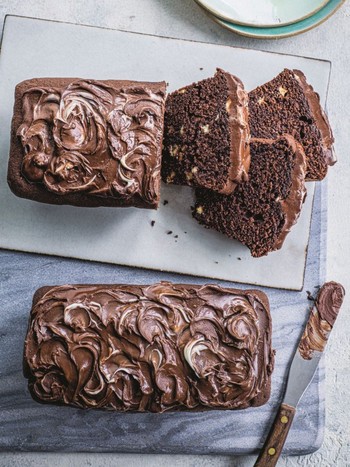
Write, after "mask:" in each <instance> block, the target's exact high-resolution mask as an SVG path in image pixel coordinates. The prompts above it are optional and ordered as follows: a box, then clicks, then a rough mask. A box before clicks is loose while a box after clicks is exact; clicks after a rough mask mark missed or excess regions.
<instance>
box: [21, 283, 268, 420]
mask: <svg viewBox="0 0 350 467" xmlns="http://www.w3.org/2000/svg"><path fill="white" fill-rule="evenodd" d="M273 362H274V354H273V351H272V350H271V317H270V313H269V303H268V299H267V296H266V295H265V294H264V293H263V292H261V291H256V290H235V289H228V288H222V287H219V286H216V285H206V286H197V285H183V284H182V285H181V284H172V283H169V282H160V283H157V284H154V285H151V286H136V285H65V286H55V287H52V286H47V287H43V288H41V289H39V290H38V291H37V292H36V293H35V295H34V299H33V308H32V311H31V315H30V321H29V327H28V333H27V337H26V340H25V349H24V374H25V376H26V377H27V378H28V380H29V381H28V384H29V390H30V392H31V394H32V396H33V398H34V399H35V400H37V401H39V402H43V403H54V404H67V405H72V406H75V407H80V408H101V409H107V410H116V411H141V412H145V411H150V412H164V411H168V410H205V409H209V408H211V409H242V408H245V407H250V406H259V405H262V404H264V403H265V402H266V401H267V400H268V398H269V396H270V385H271V372H272V369H273Z"/></svg>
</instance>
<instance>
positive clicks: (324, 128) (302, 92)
mask: <svg viewBox="0 0 350 467" xmlns="http://www.w3.org/2000/svg"><path fill="white" fill-rule="evenodd" d="M249 115H250V118H249V124H250V130H251V135H252V137H255V138H276V137H278V136H280V135H282V134H284V133H288V134H290V135H292V136H294V138H295V139H296V140H297V141H298V142H299V143H301V144H302V145H303V148H304V151H305V155H306V164H307V171H306V179H307V180H322V179H323V178H324V177H325V176H326V174H327V169H328V165H333V164H335V162H336V157H335V154H334V151H333V147H332V145H333V142H334V138H333V134H332V130H331V127H330V125H329V122H328V118H327V116H326V114H325V112H324V111H323V109H322V107H321V105H320V98H319V95H318V94H317V93H316V92H315V91H314V90H313V87H312V86H310V85H309V84H308V83H307V81H306V78H305V76H304V74H303V73H302V72H301V71H299V70H288V69H285V70H284V71H283V72H282V73H280V74H279V75H278V76H276V78H274V79H273V80H271V81H269V82H268V83H266V84H264V85H263V86H259V87H258V88H256V89H254V90H253V91H251V92H250V93H249Z"/></svg>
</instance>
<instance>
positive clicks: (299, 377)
mask: <svg viewBox="0 0 350 467" xmlns="http://www.w3.org/2000/svg"><path fill="white" fill-rule="evenodd" d="M344 296H345V290H344V287H343V286H342V285H340V284H339V283H337V282H326V283H325V284H324V285H323V286H322V287H321V288H320V290H319V292H318V294H317V297H316V300H315V301H314V305H313V306H312V308H311V311H310V316H309V319H308V321H307V323H306V326H305V329H304V332H303V334H302V336H301V339H300V341H299V344H298V347H297V349H296V351H295V354H294V357H293V360H292V364H291V366H290V370H289V374H288V378H287V387H286V391H285V394H284V398H283V402H282V404H281V405H280V406H279V409H278V412H277V415H276V418H275V420H274V422H273V425H272V427H271V430H270V432H269V434H268V437H267V439H266V441H265V444H264V446H263V448H262V450H261V452H260V455H259V457H258V459H257V461H256V463H255V464H254V466H255V467H273V466H275V465H276V464H277V461H278V458H279V456H280V454H281V452H282V449H283V446H284V443H285V441H286V438H287V435H288V432H289V429H290V427H291V425H292V422H293V418H294V414H295V410H296V407H297V405H298V402H299V400H300V399H301V398H302V396H303V394H304V392H305V391H306V389H307V388H308V386H309V384H310V383H311V381H312V378H313V376H314V374H315V372H316V369H317V366H318V363H319V361H320V358H321V356H322V353H323V351H324V349H325V348H326V344H327V341H328V338H329V335H330V333H331V331H332V329H333V326H334V323H335V321H336V319H337V316H338V313H339V310H340V307H341V305H342V303H343V300H344Z"/></svg>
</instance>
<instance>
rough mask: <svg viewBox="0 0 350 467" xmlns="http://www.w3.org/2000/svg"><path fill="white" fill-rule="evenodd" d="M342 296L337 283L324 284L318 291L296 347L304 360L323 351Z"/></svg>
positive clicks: (343, 293)
mask: <svg viewBox="0 0 350 467" xmlns="http://www.w3.org/2000/svg"><path fill="white" fill-rule="evenodd" d="M344 296H345V290H344V287H343V286H342V285H340V284H338V283H337V282H326V283H325V284H324V285H323V286H322V287H321V289H320V290H319V292H318V295H317V298H316V300H315V304H314V306H313V308H312V310H311V315H310V318H309V321H308V323H307V325H306V328H305V331H304V334H303V336H302V338H301V340H300V344H299V347H298V349H299V352H300V355H301V357H302V358H304V359H305V360H311V359H312V357H313V353H314V352H315V351H318V352H322V351H323V350H324V348H325V346H326V344H327V340H328V336H329V333H330V332H331V330H332V328H333V325H334V322H335V320H336V318H337V316H338V313H339V310H340V307H341V305H342V303H343V300H344Z"/></svg>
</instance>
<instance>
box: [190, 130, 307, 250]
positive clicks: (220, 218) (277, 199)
mask: <svg viewBox="0 0 350 467" xmlns="http://www.w3.org/2000/svg"><path fill="white" fill-rule="evenodd" d="M250 152H251V164H250V172H249V181H248V182H245V183H242V184H240V185H239V186H237V188H236V189H235V191H234V192H233V193H232V194H231V195H229V196H224V195H220V194H216V193H212V192H209V191H208V190H196V204H195V206H194V209H193V216H194V217H195V219H197V221H198V222H199V223H200V224H202V225H204V226H205V227H207V228H211V229H215V230H217V231H219V232H221V233H223V234H225V235H226V236H228V237H230V238H233V239H236V240H239V241H240V242H242V243H243V244H244V245H246V246H247V247H248V248H249V249H250V252H251V254H252V256H254V257H260V256H264V255H267V254H268V253H269V252H271V251H274V250H277V249H279V248H281V247H282V245H283V242H284V240H285V238H286V236H287V234H288V233H289V231H290V229H291V228H292V226H293V225H294V224H295V223H296V222H297V219H298V217H299V214H300V211H301V208H302V205H303V203H304V200H305V197H306V188H305V173H306V163H305V153H304V151H303V148H302V146H301V145H300V144H299V143H298V142H297V141H296V140H295V139H294V138H293V137H292V136H290V135H284V136H281V137H280V138H278V139H276V140H266V139H258V138H253V139H252V140H251V144H250Z"/></svg>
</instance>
